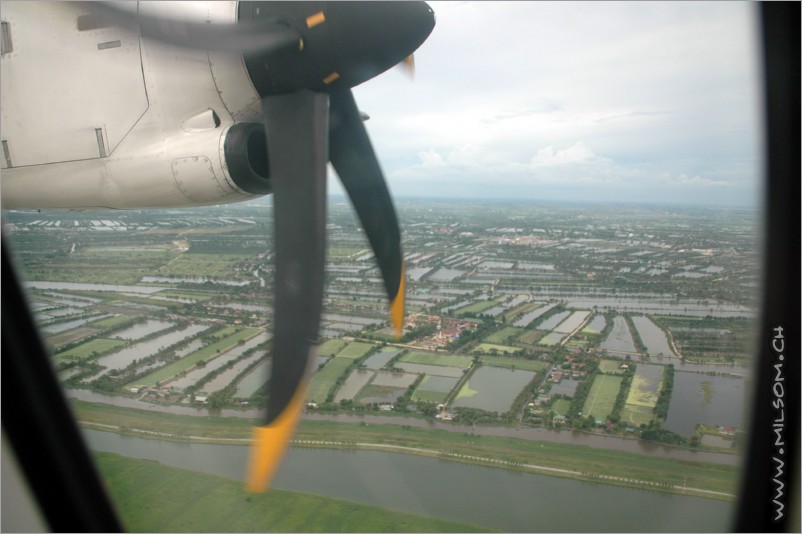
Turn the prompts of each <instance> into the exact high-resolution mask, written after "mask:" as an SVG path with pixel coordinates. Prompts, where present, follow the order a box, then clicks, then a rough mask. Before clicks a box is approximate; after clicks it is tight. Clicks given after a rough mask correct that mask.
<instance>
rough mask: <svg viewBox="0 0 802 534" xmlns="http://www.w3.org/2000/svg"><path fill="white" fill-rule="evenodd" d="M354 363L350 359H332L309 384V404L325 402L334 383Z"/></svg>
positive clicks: (307, 397)
mask: <svg viewBox="0 0 802 534" xmlns="http://www.w3.org/2000/svg"><path fill="white" fill-rule="evenodd" d="M352 363H354V362H353V360H351V359H349V358H332V359H330V360H329V361H328V362H326V365H324V366H323V368H322V369H320V370H319V371H318V372H316V373H315V374H314V375H313V376H312V380H311V383H310V384H309V393H307V395H306V400H307V401H309V402H325V401H326V397H328V395H329V391H331V388H332V387H334V383H335V382H336V381H337V379H338V378H339V377H340V375H342V374H343V373H344V372H345V370H346V369H348V368H349V367H351V364H352Z"/></svg>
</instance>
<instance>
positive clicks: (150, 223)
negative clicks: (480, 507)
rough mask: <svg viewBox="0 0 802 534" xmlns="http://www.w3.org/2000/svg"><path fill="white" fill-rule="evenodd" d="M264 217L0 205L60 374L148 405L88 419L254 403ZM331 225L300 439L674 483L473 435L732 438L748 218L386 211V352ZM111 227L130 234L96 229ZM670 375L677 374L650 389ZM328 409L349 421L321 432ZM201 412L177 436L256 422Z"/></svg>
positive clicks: (574, 455) (345, 246)
mask: <svg viewBox="0 0 802 534" xmlns="http://www.w3.org/2000/svg"><path fill="white" fill-rule="evenodd" d="M271 216H272V206H270V205H264V204H251V205H248V204H244V205H234V206H220V207H210V208H204V209H203V210H201V209H198V210H193V209H190V210H186V211H181V212H177V211H175V210H173V211H164V212H161V211H154V212H130V213H124V214H119V213H115V212H109V213H105V212H104V213H101V214H98V213H92V214H90V213H36V212H10V213H8V214H7V218H6V220H5V221H4V222H5V225H6V228H5V229H6V231H7V232H8V234H7V235H8V236H9V240H10V241H11V242H12V243H13V245H14V248H15V251H16V252H17V253H18V259H19V263H20V265H21V266H22V269H23V271H24V272H25V280H26V284H27V285H26V288H27V290H28V292H29V300H30V302H31V304H32V306H33V307H34V309H35V310H36V317H37V320H38V321H40V324H41V327H42V329H43V336H44V338H45V341H46V342H47V343H48V344H49V345H50V346H51V347H52V348H53V350H54V357H53V362H54V364H55V366H56V368H57V370H58V371H59V376H61V377H62V379H63V381H64V383H65V385H66V386H67V387H68V388H74V389H75V390H76V392H79V393H80V394H90V393H91V394H98V393H101V394H103V395H105V396H106V398H108V397H109V396H111V397H114V398H115V399H116V400H119V401H120V402H125V403H129V404H131V405H136V406H142V407H146V408H148V410H149V411H147V412H145V411H142V413H140V414H139V415H137V416H136V417H134V416H130V414H128V412H125V414H126V415H125V416H124V417H123V416H122V415H121V414H122V413H123V412H119V413H118V412H115V413H114V415H113V416H109V417H118V416H119V419H118V420H112V422H109V419H104V420H103V421H102V422H103V424H114V425H124V426H125V425H128V426H129V427H134V428H139V426H137V425H140V424H141V427H142V428H148V429H154V431H159V432H171V431H172V430H171V428H173V427H171V425H173V424H174V423H175V422H176V420H173V419H170V420H169V421H167V420H166V419H163V418H162V415H161V414H158V413H157V412H156V409H158V410H191V411H196V412H197V414H199V415H204V416H206V415H207V414H209V413H218V412H217V410H223V412H224V413H236V414H240V413H248V411H249V410H252V411H254V412H256V411H257V409H258V408H260V407H262V406H263V405H264V401H265V399H266V398H267V397H268V396H269V394H270V385H269V383H267V381H268V377H269V376H270V375H269V371H270V368H271V363H272V362H271V359H272V350H271V337H270V336H271V333H272V330H273V325H274V320H275V315H276V314H279V313H281V310H276V309H274V305H275V302H274V301H273V293H274V291H273V289H272V287H273V284H274V283H275V271H274V259H273V258H274V257H273V253H274V250H273V242H272V231H271V222H270V221H271ZM329 217H330V220H329V221H328V223H329V227H328V229H327V242H328V245H327V246H328V257H327V263H326V267H325V268H326V272H325V273H326V287H325V292H324V302H323V317H322V321H321V328H320V329H319V331H318V336H317V339H314V340H313V341H314V343H313V345H316V347H315V348H316V349H317V354H318V355H319V358H318V359H317V360H316V361H314V362H312V364H311V365H310V369H311V371H312V375H311V380H310V388H309V392H308V396H307V400H308V401H309V402H310V403H312V405H310V406H306V408H305V410H306V412H307V413H306V414H305V415H304V416H303V418H302V420H301V425H300V429H301V430H300V432H301V434H299V435H302V436H307V437H309V436H314V437H317V438H320V439H328V438H332V439H335V438H336V439H340V438H341V439H342V441H353V440H364V441H365V442H366V443H380V444H385V443H395V444H402V445H403V446H409V447H413V448H415V447H421V446H422V445H425V446H426V447H429V448H431V449H433V450H447V449H448V448H449V447H453V448H454V449H455V450H460V451H462V450H465V451H469V452H473V453H476V454H477V455H481V453H482V452H483V451H487V450H491V449H493V448H494V447H496V446H498V447H499V449H498V450H500V451H502V452H501V454H502V455H506V456H503V457H504V458H507V457H509V458H511V459H519V458H520V459H524V460H527V461H535V460H537V461H542V462H544V464H543V465H547V466H551V467H554V468H558V469H559V468H564V467H565V465H567V462H568V463H570V462H577V463H578V464H577V465H578V466H577V467H576V469H577V470H580V469H582V470H584V469H587V471H588V472H594V473H595V472H598V473H603V474H606V475H609V476H618V475H625V474H627V473H634V474H637V476H638V477H643V478H644V479H647V480H651V477H654V479H656V480H657V479H659V480H662V479H670V480H671V481H672V482H673V483H676V484H682V483H683V475H682V474H681V473H682V471H683V470H684V469H688V468H687V467H686V466H682V467H678V466H677V464H676V463H672V464H671V465H670V466H669V467H666V465H667V464H666V465H663V464H660V465H658V464H659V462H656V461H655V462H651V461H650V462H645V461H644V462H643V463H642V464H641V461H640V460H638V462H634V463H638V465H631V464H632V463H633V462H631V458H632V455H626V454H624V453H620V456H617V457H615V458H614V459H611V461H613V464H610V465H608V464H606V463H605V460H606V459H608V458H612V456H611V455H610V454H608V453H607V452H605V451H604V450H602V448H596V447H594V446H589V447H584V448H583V449H582V450H579V449H573V448H570V447H568V446H567V445H563V444H560V446H559V447H558V446H557V445H556V444H554V445H553V446H552V445H549V444H547V445H546V448H545V449H543V450H548V454H542V451H541V450H540V447H539V445H538V446H534V445H533V443H534V442H527V441H526V440H520V441H521V442H523V443H517V442H516V443H513V442H512V441H505V439H502V438H491V436H490V435H489V434H490V433H492V432H499V433H503V432H518V431H519V430H520V431H521V432H528V431H533V432H543V433H544V434H546V433H547V434H548V435H552V434H553V435H554V436H556V437H559V438H560V439H562V438H564V437H565V436H566V435H567V434H570V432H559V433H558V432H556V430H552V428H554V429H560V428H567V429H572V428H573V429H576V430H581V431H583V432H584V433H586V434H583V436H584V435H587V436H590V437H591V438H592V439H594V440H595V439H600V440H607V439H608V438H610V437H612V440H613V441H614V440H615V439H616V438H618V439H620V438H621V437H623V436H626V437H628V438H635V439H637V438H642V436H644V435H647V436H648V433H647V432H648V430H649V429H658V428H659V429H660V431H664V433H665V435H668V437H670V438H671V439H673V440H674V443H677V444H681V445H683V446H693V447H698V448H700V449H707V450H708V451H709V450H711V449H712V448H714V446H713V445H707V443H706V442H705V443H701V444H698V443H699V441H698V440H696V441H694V438H698V432H699V431H698V429H697V426H696V425H698V424H699V423H704V424H707V425H710V427H713V428H717V427H718V426H728V427H729V426H732V427H735V428H738V429H740V428H742V426H743V425H742V421H743V406H744V404H745V401H744V399H745V396H746V393H745V392H747V391H748V388H747V387H746V385H747V384H748V383H749V371H748V369H747V370H744V369H746V367H747V366H746V365H745V364H746V363H748V362H749V358H750V357H751V353H750V349H749V347H750V346H751V342H752V341H753V332H754V331H755V326H754V318H755V316H756V309H757V307H756V304H755V298H754V291H753V289H752V288H753V287H754V285H753V284H754V282H755V280H757V278H756V275H755V273H756V267H755V262H756V260H755V258H756V256H755V255H754V254H753V252H750V251H753V249H752V244H751V243H752V240H753V238H754V235H755V231H754V228H753V227H752V226H751V222H750V215H749V213H746V212H743V211H739V210H723V211H721V212H719V211H716V212H715V213H712V212H710V211H707V210H705V209H701V208H700V209H699V210H696V209H693V210H673V209H667V210H666V211H665V212H663V211H658V212H655V211H654V210H651V209H639V208H637V207H628V208H626V209H608V208H604V207H597V206H594V207H592V208H587V207H581V206H557V205H555V206H535V205H523V204H520V205H517V204H515V205H510V206H507V205H505V206H504V207H503V208H502V207H498V208H497V207H494V206H493V207H491V209H488V208H487V206H485V205H482V206H481V209H478V208H476V207H474V208H471V207H470V206H469V205H464V204H461V203H454V204H451V203H447V202H443V203H435V204H427V203H421V202H401V203H399V218H400V220H401V221H402V226H403V232H404V234H403V235H404V237H403V239H404V251H405V261H406V264H407V266H408V270H407V273H408V274H409V276H408V277H407V280H406V287H407V314H406V318H405V321H404V330H403V333H402V339H401V340H400V341H399V340H398V339H397V338H396V337H395V334H394V332H392V329H391V328H390V327H389V322H388V321H387V302H386V296H385V289H384V287H383V282H382V280H381V278H380V274H379V271H378V270H377V269H376V266H375V260H374V259H373V258H372V256H371V254H370V251H369V245H368V243H367V242H366V240H365V236H364V233H363V232H361V230H359V226H358V222H357V221H356V219H355V218H354V215H353V213H352V212H351V210H350V206H349V205H348V203H347V202H343V203H341V204H334V205H332V206H331V211H330V215H329ZM56 221H61V222H62V224H61V225H60V226H56V225H55V222H56ZM102 221H107V222H102ZM243 221H247V222H243ZM117 227H125V228H126V230H125V231H121V230H119V231H118V230H113V231H111V230H104V231H100V230H98V229H99V228H117ZM683 273H692V275H690V276H689V275H688V274H683ZM713 279H715V283H713ZM250 336H253V337H250ZM661 336H662V337H661ZM666 347H668V349H670V350H666ZM669 364H673V365H675V367H676V368H677V369H682V371H677V373H676V378H675V382H674V393H673V395H672V394H670V392H669V394H668V396H667V397H665V396H664V395H662V392H663V386H662V384H663V379H664V377H665V376H666V369H667V367H666V366H667V365H669ZM722 364H723V365H722ZM133 390H136V392H134V391H133ZM85 392H89V393H85ZM664 397H665V398H664ZM658 399H662V400H660V402H661V403H664V404H665V406H663V404H661V406H663V407H667V408H668V411H667V413H666V412H660V410H659V409H657V408H658V406H657V401H658ZM580 414H581V415H580ZM589 416H590V417H589ZM313 417H319V418H321V420H319V421H315V422H314V423H313V424H311V425H310V422H311V418H313ZM326 418H330V419H328V420H326ZM335 418H339V419H342V420H352V422H351V423H350V424H345V423H341V424H339V425H333V426H327V425H328V423H334V421H335ZM207 419H208V418H207V417H193V418H189V422H187V421H184V420H183V419H182V420H181V428H182V430H181V431H182V432H184V433H186V434H191V433H193V432H199V433H200V434H203V433H204V432H205V430H204V429H205V428H207V427H206V426H205V425H208V428H212V427H214V428H215V430H214V432H219V434H215V435H216V436H217V437H230V436H236V437H237V438H238V439H239V438H240V437H241V436H243V435H244V436H246V437H247V436H248V435H249V434H248V433H249V426H250V421H247V420H246V421H239V420H238V419H237V420H235V418H234V417H219V418H216V419H215V420H213V421H212V420H211V419H210V420H207ZM98 421H100V420H98ZM353 421H357V422H353ZM379 421H381V422H382V423H381V424H379ZM388 421H389V423H388ZM361 422H364V425H361V424H360V423H361ZM237 423H241V424H240V425H239V426H236V424H237ZM315 424H316V425H318V426H314V425H315ZM418 424H419V425H421V428H417V427H416V425H418ZM184 425H186V426H184ZM218 425H219V426H218ZM404 425H409V426H410V427H411V428H409V429H407V428H404ZM451 425H453V426H451ZM235 426H236V430H233V428H234V427H235ZM531 427H536V428H531ZM443 428H447V429H449V431H452V432H450V433H446V432H445V431H443V433H444V434H446V435H442V434H441V432H440V431H441V430H442V429H443ZM465 428H468V429H470V428H475V429H479V431H477V434H481V439H479V438H480V436H479V435H476V436H474V435H469V433H470V432H471V431H470V430H468V431H463V429H465ZM516 429H518V430H516ZM480 431H481V432H480ZM483 432H486V433H484V434H482V433H483ZM644 433H646V434H644ZM672 433H673V434H672ZM566 439H567V438H566ZM642 439H645V438H642ZM650 439H653V438H650ZM483 441H484V442H485V443H491V442H492V443H493V444H494V445H492V446H490V445H485V444H483V443H482V442H483ZM628 441H633V440H628ZM735 442H736V443H738V445H736V447H733V448H732V450H738V448H737V447H738V446H740V443H741V442H739V441H738V440H735ZM485 448H487V449H485ZM494 450H495V449H494ZM661 461H662V459H661ZM580 466H581V467H580ZM691 471H693V470H691ZM702 471H704V470H702ZM716 476H718V475H716ZM722 476H723V475H722ZM691 477H698V478H697V479H698V480H702V479H704V476H702V474H701V473H696V472H693V473H692V474H691ZM713 478H715V480H713V481H712V482H710V481H709V480H708V482H709V483H707V482H705V484H707V485H705V486H703V487H707V488H718V489H722V488H723V490H724V491H729V490H730V488H731V487H732V484H733V482H732V481H733V480H736V479H737V476H736V475H733V474H732V473H728V474H727V475H726V476H725V477H724V478H722V479H718V478H716V477H713ZM725 478H726V480H724V479H725ZM711 480H712V479H711ZM602 483H604V482H602ZM132 491H133V490H132ZM143 521H146V520H143ZM143 524H146V523H143ZM344 524H345V523H344ZM376 528H383V527H376ZM410 528H412V527H410ZM427 528H429V527H427ZM432 528H434V527H432Z"/></svg>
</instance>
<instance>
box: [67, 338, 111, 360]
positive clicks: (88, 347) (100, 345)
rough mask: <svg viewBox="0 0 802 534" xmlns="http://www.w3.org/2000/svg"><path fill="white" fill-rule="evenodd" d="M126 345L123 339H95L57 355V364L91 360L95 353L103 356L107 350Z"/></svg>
mask: <svg viewBox="0 0 802 534" xmlns="http://www.w3.org/2000/svg"><path fill="white" fill-rule="evenodd" d="M124 344H125V341H123V340H122V339H102V338H101V339H93V340H92V341H87V342H86V343H83V344H81V345H78V346H77V347H74V348H71V349H70V350H66V351H64V352H62V353H60V354H57V355H56V356H55V362H56V363H58V362H65V361H70V362H72V361H82V360H86V359H87V358H90V357H91V356H92V353H94V352H97V353H98V354H102V353H103V352H105V351H107V350H111V349H113V348H115V347H119V346H120V345H124Z"/></svg>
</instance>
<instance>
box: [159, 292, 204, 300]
mask: <svg viewBox="0 0 802 534" xmlns="http://www.w3.org/2000/svg"><path fill="white" fill-rule="evenodd" d="M157 295H158V296H160V297H168V298H169V297H172V298H178V299H189V300H194V301H197V302H206V301H207V300H211V299H212V298H214V295H213V294H208V293H200V292H195V291H176V290H169V291H159V292H158V293H157Z"/></svg>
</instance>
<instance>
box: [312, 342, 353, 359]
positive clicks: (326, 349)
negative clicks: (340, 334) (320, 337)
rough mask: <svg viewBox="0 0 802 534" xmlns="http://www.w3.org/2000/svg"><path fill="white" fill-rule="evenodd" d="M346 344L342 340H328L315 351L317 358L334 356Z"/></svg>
mask: <svg viewBox="0 0 802 534" xmlns="http://www.w3.org/2000/svg"><path fill="white" fill-rule="evenodd" d="M347 344H348V342H347V341H345V340H344V339H330V340H328V341H326V342H325V343H323V344H322V345H321V346H320V347H318V349H317V353H318V356H334V355H335V354H337V353H338V352H340V351H341V350H342V349H343V347H345V346H346V345H347Z"/></svg>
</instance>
